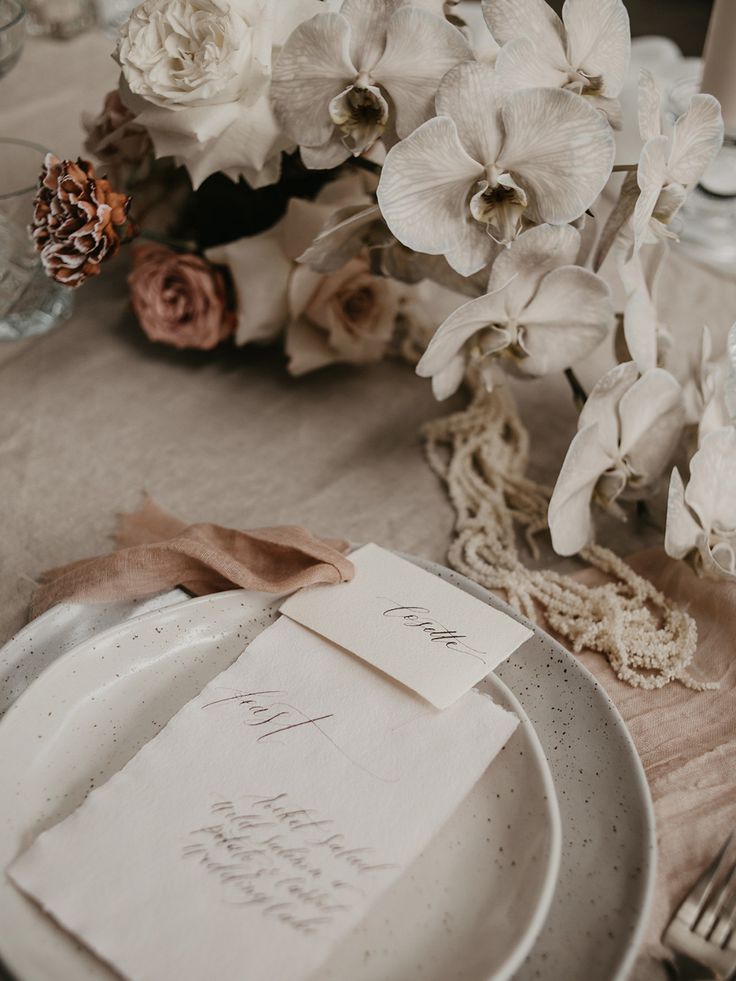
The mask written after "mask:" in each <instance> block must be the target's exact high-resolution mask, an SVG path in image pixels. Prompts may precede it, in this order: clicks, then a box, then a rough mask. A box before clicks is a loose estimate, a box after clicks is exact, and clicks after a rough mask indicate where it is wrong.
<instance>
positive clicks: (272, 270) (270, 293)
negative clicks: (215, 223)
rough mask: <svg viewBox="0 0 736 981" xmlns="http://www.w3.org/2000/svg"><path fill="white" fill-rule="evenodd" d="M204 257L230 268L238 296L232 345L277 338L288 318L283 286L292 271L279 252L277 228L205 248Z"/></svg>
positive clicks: (285, 284) (285, 290) (284, 287)
mask: <svg viewBox="0 0 736 981" xmlns="http://www.w3.org/2000/svg"><path fill="white" fill-rule="evenodd" d="M207 258H208V259H209V261H210V262H214V263H217V264H220V265H223V266H227V267H228V268H229V269H230V274H231V276H232V280H233V285H234V286H235V292H236V294H237V296H238V329H237V334H236V342H237V343H238V344H249V343H251V342H252V341H261V342H266V341H271V340H274V339H275V338H276V337H278V335H279V334H280V333H281V332H282V331H283V329H284V327H285V326H286V322H287V319H288V309H287V299H286V297H287V284H288V282H289V276H290V274H291V269H292V264H291V262H289V260H288V259H287V258H286V256H285V255H284V253H283V251H282V249H281V241H280V233H279V229H278V226H275V227H274V228H271V229H269V230H268V231H267V232H264V233H263V234H261V235H252V236H250V237H249V238H241V239H238V240H237V241H236V242H230V243H229V244H227V245H220V246H217V248H214V249H209V250H208V252H207Z"/></svg>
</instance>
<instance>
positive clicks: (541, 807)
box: [0, 592, 561, 981]
mask: <svg viewBox="0 0 736 981" xmlns="http://www.w3.org/2000/svg"><path fill="white" fill-rule="evenodd" d="M172 598H173V599H176V598H177V596H176V594H173V596H171V595H170V596H169V597H168V599H172ZM276 605H277V602H275V601H271V602H268V601H267V599H266V598H265V597H263V596H257V595H255V594H248V593H243V592H233V593H223V594H219V595H217V596H211V597H204V598H202V599H199V600H192V601H189V602H186V603H179V604H178V605H175V606H170V607H168V608H167V609H165V610H162V611H160V612H155V613H148V614H145V615H142V616H138V617H135V618H134V619H132V620H128V621H127V622H125V623H123V624H119V625H118V626H116V627H113V628H111V629H108V630H103V632H102V633H97V636H93V637H92V638H91V639H89V640H87V641H86V642H84V643H81V644H79V645H78V646H76V647H73V648H71V649H69V637H71V636H73V637H74V638H76V639H79V638H80V637H81V636H82V635H84V633H85V630H86V632H87V634H89V633H90V632H93V633H94V632H97V631H98V630H99V628H100V626H103V625H104V624H106V623H109V622H110V620H112V619H114V618H115V617H116V616H118V617H125V616H129V615H130V614H131V612H135V608H133V607H131V606H130V605H124V606H120V605H118V604H115V605H114V606H111V607H108V608H104V607H102V608H101V607H87V608H79V607H77V608H72V607H69V608H66V609H62V608H60V609H58V610H57V611H56V612H55V613H54V614H49V615H47V616H46V617H45V618H44V619H43V620H40V621H36V622H35V623H33V624H31V625H29V627H28V628H26V630H25V631H23V632H21V634H20V635H19V636H18V637H17V638H16V639H15V640H14V641H13V642H11V643H10V644H9V645H7V646H6V648H5V650H4V651H3V652H0V665H2V666H3V667H0V677H2V674H3V671H4V673H5V676H6V678H8V679H11V678H15V681H14V685H15V686H19V685H21V684H22V681H23V675H24V673H25V672H26V671H27V669H28V666H29V657H31V658H32V656H33V652H34V651H35V652H36V656H38V655H39V654H40V653H41V652H43V654H42V656H44V657H52V656H53V652H54V651H57V652H61V651H63V650H64V649H66V653H64V654H62V655H61V656H59V657H58V659H57V660H56V661H55V662H54V663H53V664H52V665H51V666H50V667H48V668H47V669H46V671H45V672H44V673H43V674H42V675H41V677H40V678H39V679H38V680H37V681H36V682H35V683H33V684H32V685H31V686H30V688H28V690H27V691H26V693H25V694H24V695H23V696H22V697H21V698H20V699H19V700H18V701H17V702H16V703H15V704H14V705H13V707H12V708H11V709H10V710H9V711H8V713H7V715H6V716H5V718H4V720H3V722H2V724H1V725H0V761H1V762H0V786H3V787H4V788H6V789H7V793H6V794H4V795H3V799H2V803H0V866H2V867H4V866H5V865H7V864H8V862H9V861H10V860H11V859H12V858H13V856H14V855H15V854H17V853H18V852H19V851H20V850H22V848H23V847H24V846H25V845H26V844H27V843H29V842H30V841H31V840H32V839H33V838H34V837H35V836H36V835H37V834H38V833H39V832H40V831H41V830H42V829H43V828H45V827H48V826H49V825H51V824H54V823H56V822H57V821H59V820H60V819H61V818H63V817H64V816H65V815H66V814H68V813H70V812H71V811H72V810H73V809H74V808H75V807H76V806H77V805H78V804H79V802H80V801H81V800H82V799H83V798H84V796H85V795H86V794H87V793H88V792H89V790H90V789H91V788H92V787H93V786H95V785H97V784H99V783H101V782H103V781H104V780H105V779H107V777H108V776H110V775H111V774H112V773H113V772H115V771H117V770H118V769H119V768H120V767H121V766H122V765H123V764H124V763H125V762H126V761H127V760H128V759H129V758H130V757H131V756H132V755H133V754H134V753H135V752H136V751H137V750H138V749H139V748H140V746H142V745H143V744H144V743H145V742H146V741H147V740H148V739H150V738H151V737H152V736H153V735H155V733H156V732H157V731H158V730H159V729H160V728H161V726H162V725H163V724H164V723H165V722H166V721H167V720H168V719H169V718H170V717H171V716H172V715H173V714H174V712H175V711H176V710H177V709H178V708H179V707H180V706H181V705H182V704H184V703H185V702H186V701H188V700H189V699H190V698H191V697H192V696H193V695H194V694H196V693H197V692H198V691H199V690H200V689H201V688H202V687H203V685H204V684H205V683H206V682H207V681H208V680H209V679H210V678H211V677H213V676H214V675H215V674H217V673H218V672H219V671H221V670H222V669H223V668H224V667H226V666H227V665H228V664H230V663H231V662H232V661H233V660H234V658H235V657H237V655H238V654H239V653H240V652H241V651H242V650H243V648H244V647H245V645H246V644H247V642H248V640H249V639H250V638H251V637H253V636H255V634H257V633H258V631H259V630H261V629H262V628H263V627H264V626H265V625H266V624H267V623H269V622H270V621H271V620H272V619H273V617H274V615H275V612H274V610H275V606H276ZM484 685H485V686H486V687H487V690H488V691H489V693H491V694H492V696H493V698H494V699H495V700H496V701H497V702H500V703H501V704H505V705H506V706H507V707H508V708H510V709H512V710H513V711H516V712H517V713H518V714H519V716H520V718H521V720H522V725H521V726H520V727H519V729H518V730H517V732H516V733H514V735H513V736H512V738H511V740H510V741H509V743H508V744H507V746H506V748H505V749H504V751H503V752H502V753H501V754H500V756H499V757H498V758H497V759H496V760H495V761H494V763H493V764H492V766H491V767H490V768H489V770H488V771H487V773H486V775H485V776H484V778H483V779H482V780H481V781H480V783H479V784H478V785H477V786H476V788H474V790H473V792H472V793H471V795H470V796H469V797H468V799H467V800H466V801H465V802H464V803H463V804H462V806H461V807H460V809H459V810H458V812H457V813H456V814H455V815H454V816H453V818H452V819H451V821H450V822H449V823H448V824H447V825H446V826H445V827H444V828H443V829H442V831H441V832H440V834H439V835H438V836H437V838H436V839H435V840H434V841H433V843H432V845H431V846H430V847H429V848H428V849H427V850H426V851H425V852H424V854H423V855H422V856H420V858H419V859H418V860H417V861H416V862H415V863H414V864H413V866H412V867H411V869H410V871H409V872H408V873H407V875H406V876H404V877H403V878H402V880H401V881H400V882H399V883H397V885H396V886H395V887H394V888H393V889H392V890H391V891H390V892H389V893H388V894H387V895H386V896H385V897H384V898H383V900H382V901H381V903H380V904H379V906H378V907H377V908H375V909H374V910H373V911H372V913H371V914H370V916H369V917H368V918H367V919H366V920H365V921H364V922H363V923H362V924H361V926H360V927H359V928H358V929H357V930H356V931H355V932H354V933H353V934H351V935H350V936H349V937H348V938H346V941H345V942H344V943H343V945H342V946H341V947H340V948H339V949H338V950H337V951H336V952H335V955H334V957H333V958H332V959H331V961H330V963H329V965H328V968H327V970H326V971H324V972H323V975H322V976H323V978H324V979H325V981H327V979H328V978H329V979H331V981H338V979H339V981H343V979H345V978H351V981H352V979H355V981H377V979H382V981H386V979H389V978H394V979H397V981H399V979H400V981H408V979H414V978H416V979H417V981H419V979H424V981H440V979H442V981H448V979H450V978H453V977H458V978H468V979H474V981H481V979H486V978H491V977H492V978H494V979H495V978H498V979H500V978H507V977H509V976H510V975H511V974H512V973H513V972H514V971H515V970H516V969H517V968H518V967H519V965H520V964H521V962H522V961H523V959H524V957H525V955H526V954H527V953H528V951H529V949H530V947H531V945H532V944H533V942H534V939H535V937H536V936H537V934H538V933H539V930H540V929H541V927H542V924H543V922H544V919H545V916H546V914H547V913H548V911H549V906H550V902H551V899H552V894H553V891H554V887H555V883H556V878H557V872H558V867H559V855H560V839H561V834H560V823H559V812H558V807H557V802H556V795H555V791H554V787H553V784H552V779H551V775H550V772H549V768H548V766H547V763H546V760H545V758H544V754H543V752H542V750H541V747H540V744H539V741H538V738H537V736H536V734H535V730H534V728H533V727H532V725H531V723H530V721H529V720H528V718H527V717H526V715H525V713H524V710H523V709H522V708H521V706H520V704H519V702H518V701H517V700H516V699H515V697H514V696H513V695H512V694H511V693H510V692H509V691H508V689H507V688H506V686H505V685H504V684H503V683H502V682H500V681H499V680H498V679H497V678H495V677H493V676H492V677H491V678H490V679H488V681H487V682H484ZM0 922H1V923H2V924H3V930H2V934H1V936H0V953H1V954H2V956H3V957H4V958H5V959H6V960H7V963H8V964H9V966H10V967H11V969H12V970H13V971H15V972H16V973H17V975H18V977H20V978H22V979H23V981H37V979H38V981H41V979H43V981H46V979H49V978H54V979H58V981H78V979H80V978H97V979H102V978H112V977H113V975H112V974H111V973H110V972H109V971H108V970H107V969H106V968H105V967H104V966H103V965H102V964H101V963H100V962H98V961H97V960H96V959H94V958H93V957H92V956H91V955H89V954H87V953H86V952H85V950H84V949H83V948H82V947H80V946H79V945H77V944H76V943H75V942H74V941H73V940H72V938H71V937H70V936H69V935H68V934H66V933H64V932H63V931H61V930H60V929H58V928H57V927H56V926H55V925H54V924H53V922H52V921H51V920H50V919H49V918H47V917H45V916H44V915H43V914H42V913H41V912H40V911H39V910H38V909H37V908H36V907H35V906H33V905H32V904H31V903H30V902H28V901H27V900H26V899H25V898H24V897H23V896H22V895H21V894H20V893H18V892H17V891H16V890H15V889H14V888H13V887H12V886H11V885H10V884H9V882H8V881H7V880H5V881H3V882H2V884H0ZM399 924H400V929H399Z"/></svg>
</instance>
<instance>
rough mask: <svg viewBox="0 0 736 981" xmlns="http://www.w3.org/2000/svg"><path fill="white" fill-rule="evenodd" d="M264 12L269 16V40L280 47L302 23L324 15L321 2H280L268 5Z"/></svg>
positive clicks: (317, 0) (316, 0)
mask: <svg viewBox="0 0 736 981" xmlns="http://www.w3.org/2000/svg"><path fill="white" fill-rule="evenodd" d="M266 12H267V13H268V14H269V15H270V16H271V18H272V22H271V39H272V41H273V43H274V44H275V45H276V46H277V47H280V46H281V45H282V44H285V42H286V41H287V40H288V38H289V35H290V34H291V32H292V31H293V30H294V29H295V28H296V27H298V26H299V24H301V23H302V22H303V21H305V20H308V19H309V18H310V17H314V15H315V14H319V13H324V4H323V3H322V0H287V2H286V3H284V2H283V0H280V2H279V3H272V4H269V5H268V7H267V8H266Z"/></svg>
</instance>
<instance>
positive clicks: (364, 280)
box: [286, 256, 401, 375]
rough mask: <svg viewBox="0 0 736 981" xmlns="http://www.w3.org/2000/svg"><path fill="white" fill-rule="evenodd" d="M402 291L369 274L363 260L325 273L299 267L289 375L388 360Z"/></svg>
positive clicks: (292, 286)
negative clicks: (341, 364) (330, 365)
mask: <svg viewBox="0 0 736 981" xmlns="http://www.w3.org/2000/svg"><path fill="white" fill-rule="evenodd" d="M400 302H401V287H400V286H399V285H398V284H397V283H395V282H394V281H392V280H389V279H385V278H384V277H382V276H373V275H371V273H370V270H369V267H368V262H367V260H366V259H365V258H363V257H362V256H359V257H357V258H355V259H351V260H350V261H349V262H347V263H346V264H345V265H344V266H343V267H342V268H341V269H339V270H338V271H337V272H335V273H331V274H328V275H323V274H320V273H316V272H314V271H313V270H311V269H309V268H308V267H307V266H298V267H297V268H296V269H295V270H294V272H293V274H292V276H291V281H290V283H289V308H290V310H289V312H290V315H291V323H290V325H289V327H288V329H287V333H286V353H287V354H288V356H289V371H290V372H291V373H292V374H293V375H303V374H306V373H307V372H308V371H314V370H315V369H316V368H321V367H322V366H323V365H327V364H332V363H334V362H344V363H348V364H368V363H369V362H372V361H380V360H381V358H383V357H384V355H385V354H386V351H387V349H388V346H389V344H390V342H391V340H392V338H393V336H394V332H395V329H396V317H397V314H398V312H399V305H400Z"/></svg>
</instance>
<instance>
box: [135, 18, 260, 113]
mask: <svg viewBox="0 0 736 981" xmlns="http://www.w3.org/2000/svg"><path fill="white" fill-rule="evenodd" d="M117 57H118V61H119V62H120V67H121V68H122V71H123V75H124V76H125V80H126V82H127V83H128V86H129V88H130V90H131V92H134V93H135V94H136V95H140V96H142V97H143V98H144V99H146V100H147V101H148V102H152V103H154V105H157V106H162V107H165V108H170V109H175V108H180V107H183V106H204V105H211V104H212V103H220V102H230V101H232V100H234V99H239V98H240V97H241V96H242V95H244V94H246V93H247V96H248V101H249V102H251V103H252V102H254V101H255V100H256V99H257V98H258V96H259V95H260V94H261V92H262V91H263V88H264V86H265V85H266V84H267V82H268V72H269V66H270V59H271V50H270V29H269V24H268V22H267V20H266V18H265V17H264V11H263V5H262V4H261V3H258V2H252V3H245V4H239V5H235V4H232V3H230V2H228V0H144V2H143V3H142V4H141V5H140V6H139V7H136V8H135V10H134V11H133V13H132V14H131V16H130V20H129V21H128V23H127V24H126V26H125V27H124V28H123V31H122V34H121V38H120V42H119V44H118V54H117Z"/></svg>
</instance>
